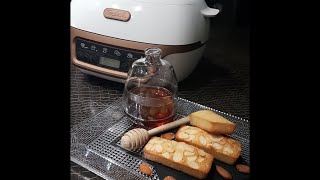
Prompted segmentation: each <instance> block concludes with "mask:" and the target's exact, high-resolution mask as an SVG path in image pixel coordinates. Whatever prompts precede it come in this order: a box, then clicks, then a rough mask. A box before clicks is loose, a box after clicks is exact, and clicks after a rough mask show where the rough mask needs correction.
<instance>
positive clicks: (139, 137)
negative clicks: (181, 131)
mask: <svg viewBox="0 0 320 180" xmlns="http://www.w3.org/2000/svg"><path fill="white" fill-rule="evenodd" d="M189 122H190V119H189V116H186V117H184V118H181V119H179V120H176V121H173V122H171V123H168V124H164V125H162V126H159V127H156V128H154V129H151V130H149V131H147V130H145V129H142V128H136V129H132V130H130V131H128V132H126V133H125V134H124V135H123V136H122V138H121V146H122V147H123V148H125V149H128V150H132V149H138V148H140V147H142V146H143V145H145V143H147V142H148V140H149V139H150V137H152V136H154V135H156V134H158V133H161V132H164V131H167V130H170V129H174V128H176V127H179V126H181V125H184V124H187V123H189Z"/></svg>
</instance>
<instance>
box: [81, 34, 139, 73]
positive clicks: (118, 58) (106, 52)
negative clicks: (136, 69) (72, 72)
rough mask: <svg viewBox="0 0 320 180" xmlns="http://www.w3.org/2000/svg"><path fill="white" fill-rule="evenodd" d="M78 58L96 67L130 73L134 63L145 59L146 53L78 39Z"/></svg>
mask: <svg viewBox="0 0 320 180" xmlns="http://www.w3.org/2000/svg"><path fill="white" fill-rule="evenodd" d="M75 42H76V57H77V59H78V60H79V61H82V62H85V63H89V64H92V65H95V66H99V67H103V68H107V69H112V70H117V71H121V72H126V73H127V72H128V71H129V68H130V67H131V65H132V63H133V62H134V61H135V60H137V59H140V58H141V57H144V52H139V51H134V50H130V49H125V48H121V47H117V46H113V45H107V44H102V43H99V42H95V41H91V40H87V39H83V38H79V37H77V38H76V40H75Z"/></svg>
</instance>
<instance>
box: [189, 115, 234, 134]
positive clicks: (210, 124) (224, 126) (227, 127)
mask: <svg viewBox="0 0 320 180" xmlns="http://www.w3.org/2000/svg"><path fill="white" fill-rule="evenodd" d="M189 117H190V124H191V125H192V126H196V127H199V128H201V129H203V130H205V131H207V132H210V133H213V134H232V133H234V130H235V129H236V124H234V123H233V122H231V121H229V120H227V119H226V118H224V117H222V116H220V115H218V114H216V113H214V112H213V111H209V110H201V111H197V112H194V113H191V114H190V115H189Z"/></svg>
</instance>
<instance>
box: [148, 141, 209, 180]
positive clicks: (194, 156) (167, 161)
mask: <svg viewBox="0 0 320 180" xmlns="http://www.w3.org/2000/svg"><path fill="white" fill-rule="evenodd" d="M143 154H144V157H145V158H146V159H149V160H151V161H154V162H158V163H161V164H163V165H165V166H168V167H171V168H173V169H176V170H178V171H182V172H184V173H186V174H189V175H191V176H194V177H196V178H199V179H204V178H206V177H207V176H208V173H209V171H210V169H211V165H212V162H213V159H214V157H213V156H212V155H210V154H208V153H206V152H205V151H203V150H201V149H199V148H197V147H194V146H191V145H188V144H186V143H184V142H176V141H173V140H167V139H163V138H160V137H153V138H152V139H150V140H149V142H148V143H147V144H146V145H145V147H144V148H143Z"/></svg>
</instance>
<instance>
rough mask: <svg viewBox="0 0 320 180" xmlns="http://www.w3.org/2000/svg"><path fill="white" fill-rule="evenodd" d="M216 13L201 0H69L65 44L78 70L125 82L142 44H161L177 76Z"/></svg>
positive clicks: (188, 68)
mask: <svg viewBox="0 0 320 180" xmlns="http://www.w3.org/2000/svg"><path fill="white" fill-rule="evenodd" d="M218 13H219V10H218V9H213V8H209V7H208V6H207V4H206V3H205V1H204V0H72V1H71V25H70V35H71V36H70V37H71V39H70V40H71V41H70V46H71V59H72V63H73V64H74V65H75V66H77V67H78V68H79V70H80V71H82V72H84V73H86V74H90V75H94V76H98V77H101V78H104V79H109V80H112V81H117V82H125V79H126V78H127V72H128V70H129V67H130V66H131V64H132V63H133V62H134V61H135V60H137V59H140V58H141V57H143V56H144V50H145V49H146V48H160V49H161V50H162V57H163V59H165V60H167V61H169V62H170V63H171V64H172V66H173V67H174V69H175V72H176V75H177V79H178V81H182V80H183V79H185V78H186V77H187V76H188V75H189V74H190V73H191V72H192V71H193V70H194V68H195V67H196V66H197V64H198V62H199V60H200V59H201V57H202V54H203V51H204V49H205V46H206V43H207V41H208V36H209V28H210V19H209V18H210V17H214V16H215V15H217V14H218Z"/></svg>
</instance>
